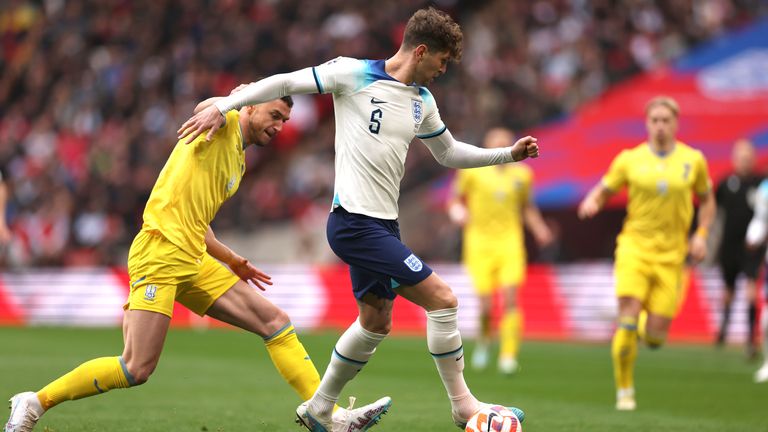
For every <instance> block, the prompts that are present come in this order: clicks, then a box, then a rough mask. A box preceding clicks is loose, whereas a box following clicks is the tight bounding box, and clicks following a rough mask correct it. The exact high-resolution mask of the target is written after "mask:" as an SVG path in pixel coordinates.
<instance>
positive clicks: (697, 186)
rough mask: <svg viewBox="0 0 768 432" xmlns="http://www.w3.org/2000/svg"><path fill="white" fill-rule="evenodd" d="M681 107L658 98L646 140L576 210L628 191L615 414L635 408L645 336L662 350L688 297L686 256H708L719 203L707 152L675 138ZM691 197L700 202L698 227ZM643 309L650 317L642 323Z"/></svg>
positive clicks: (625, 153)
mask: <svg viewBox="0 0 768 432" xmlns="http://www.w3.org/2000/svg"><path fill="white" fill-rule="evenodd" d="M679 113H680V109H679V107H678V104H677V102H675V101H674V100H673V99H671V98H667V97H663V96H660V97H656V98H654V99H652V100H651V101H649V102H648V104H647V105H646V109H645V114H646V119H645V125H646V129H647V131H648V140H647V142H644V143H642V144H640V145H638V146H636V147H634V148H631V149H627V150H622V151H621V153H619V155H618V156H617V157H616V158H615V159H614V160H613V162H612V163H611V166H610V168H609V169H608V173H607V174H606V175H605V176H604V177H603V179H602V181H601V182H600V183H599V184H598V185H597V186H595V187H594V188H593V189H592V190H591V191H590V192H589V194H588V195H587V196H586V198H584V200H583V201H582V202H581V204H580V205H579V208H578V215H579V217H580V218H582V219H586V218H592V217H594V216H595V215H596V214H597V213H598V212H599V211H600V210H601V209H602V208H603V207H604V206H605V203H606V201H607V200H608V198H610V197H611V196H612V195H613V194H615V193H616V192H619V191H620V190H621V189H622V188H623V187H624V186H626V187H627V189H628V202H627V216H626V218H625V219H624V226H623V228H622V231H621V233H620V234H619V236H618V237H617V239H616V258H615V259H616V261H615V264H614V266H615V267H614V269H615V283H616V296H617V297H618V307H619V310H618V326H617V328H616V333H615V334H614V336H613V344H612V347H611V357H612V359H613V370H614V378H615V381H616V390H617V391H616V409H618V410H634V409H635V407H636V402H635V389H634V376H633V375H634V367H635V360H636V358H637V339H638V335H640V336H641V337H642V338H643V339H644V340H645V342H646V343H647V344H648V346H649V347H651V348H658V347H660V346H661V345H662V344H663V343H664V340H665V338H666V335H667V332H668V330H669V326H670V324H671V322H672V319H673V318H674V317H675V315H677V312H678V309H679V305H680V303H681V300H682V298H683V296H684V293H685V291H684V290H685V286H684V284H685V280H686V278H685V277H684V272H685V259H686V255H687V254H688V252H689V251H690V255H691V258H692V259H693V261H694V262H699V261H701V260H702V259H704V257H705V256H706V254H707V237H708V233H709V231H708V230H709V227H710V225H711V224H712V221H713V219H714V217H715V211H716V204H715V197H714V193H713V192H712V184H711V180H710V178H709V173H708V168H707V161H706V160H705V159H704V155H703V154H702V153H701V152H700V151H698V150H694V149H693V148H691V147H689V146H687V145H686V144H684V143H682V142H680V141H677V140H676V139H675V134H676V132H677V127H678V115H679ZM693 194H695V195H696V196H697V197H698V199H699V203H700V205H699V216H698V228H697V230H696V232H695V233H694V234H693V236H691V237H690V239H689V238H688V233H689V230H690V226H691V221H692V219H693ZM641 311H646V312H647V320H644V321H645V322H641V323H638V319H639V317H640V314H641Z"/></svg>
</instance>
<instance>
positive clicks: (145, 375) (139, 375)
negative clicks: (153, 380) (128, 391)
mask: <svg viewBox="0 0 768 432" xmlns="http://www.w3.org/2000/svg"><path fill="white" fill-rule="evenodd" d="M126 366H127V369H128V372H129V373H130V374H131V377H132V378H133V382H132V385H133V386H138V385H142V384H144V383H145V382H147V381H149V377H150V375H152V373H153V372H154V371H155V367H156V366H157V364H144V365H130V364H128V365H126Z"/></svg>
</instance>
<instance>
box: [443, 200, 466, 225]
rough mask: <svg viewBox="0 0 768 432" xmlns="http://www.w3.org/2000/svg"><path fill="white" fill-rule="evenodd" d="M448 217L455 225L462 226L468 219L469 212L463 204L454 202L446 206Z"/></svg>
mask: <svg viewBox="0 0 768 432" xmlns="http://www.w3.org/2000/svg"><path fill="white" fill-rule="evenodd" d="M448 218H449V219H450V220H451V222H453V223H455V224H456V225H459V226H464V225H466V224H467V221H468V220H469V213H468V212H467V208H466V207H464V205H463V204H461V203H458V202H454V203H451V205H450V206H448Z"/></svg>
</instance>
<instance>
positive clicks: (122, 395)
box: [0, 328, 768, 432]
mask: <svg viewBox="0 0 768 432" xmlns="http://www.w3.org/2000/svg"><path fill="white" fill-rule="evenodd" d="M336 337H337V335H335V334H302V335H301V338H302V340H303V342H304V344H305V346H306V347H307V350H308V351H309V352H310V354H311V355H312V357H313V359H314V361H315V363H316V365H317V366H318V369H319V370H320V371H323V370H325V365H326V364H327V362H328V358H329V354H330V350H331V347H332V346H333V343H334V341H335V340H336ZM0 341H2V343H1V344H0V347H2V354H0V395H2V396H5V395H7V396H10V395H12V394H14V393H16V392H18V391H23V390H37V389H39V388H40V387H42V386H43V385H44V384H46V383H47V382H48V381H50V380H51V379H53V378H55V377H57V376H59V375H61V374H63V373H65V372H67V371H69V370H70V369H71V368H73V367H74V366H77V365H78V364H80V363H81V362H83V361H85V360H88V359H91V358H94V357H101V356H108V355H117V354H119V353H120V351H121V348H122V339H121V335H120V331H119V330H117V329H57V328H31V329H30V328H0ZM468 345H469V344H468ZM520 361H521V364H522V371H521V372H520V373H519V374H518V375H516V376H514V377H511V378H505V377H501V376H498V375H497V374H496V373H495V371H493V370H488V371H485V372H474V371H471V370H467V372H466V377H467V380H468V382H469V383H470V387H471V388H472V389H473V392H474V393H475V394H476V395H477V396H478V397H479V398H480V399H481V400H484V401H488V402H495V403H504V404H513V405H516V406H519V407H521V408H523V409H524V410H525V411H526V422H525V424H524V426H525V428H524V429H525V430H526V431H527V432H532V431H545V432H560V431H589V432H601V431H622V432H624V431H626V432H629V431H697V432H699V431H768V414H767V413H768V384H765V385H757V384H753V383H752V373H753V371H754V369H755V368H756V365H755V364H747V363H746V362H745V360H744V358H743V356H742V353H741V351H740V350H737V349H736V348H731V349H726V350H724V351H715V350H714V349H713V348H711V347H709V346H685V345H673V346H669V347H666V348H665V349H662V350H661V351H656V352H652V351H648V350H646V349H642V348H641V350H640V355H639V359H638V367H637V372H636V377H637V393H638V410H637V411H636V412H631V413H618V412H616V411H615V410H614V409H613V403H614V392H613V384H612V377H611V369H610V367H611V365H610V358H609V346H608V344H607V343H606V344H576V343H555V342H526V343H525V345H524V347H523V352H522V354H521V358H520ZM349 394H354V395H355V396H357V397H358V401H359V402H360V403H365V402H367V401H371V400H373V399H375V398H377V397H379V396H383V395H390V396H392V398H393V400H394V404H393V406H392V409H391V411H390V413H389V414H388V415H387V416H385V417H384V419H383V421H382V423H381V424H379V425H378V426H376V427H375V428H374V429H373V430H377V431H378V430H380V431H419V432H425V431H452V430H458V429H456V428H455V427H454V426H453V424H452V422H451V419H450V408H449V405H448V401H447V398H446V396H445V393H444V389H443V386H442V384H441V383H440V380H439V378H438V376H437V372H436V371H435V368H434V365H433V363H432V359H431V358H430V356H429V355H428V354H427V351H426V343H425V341H424V340H423V339H420V338H405V337H392V338H390V339H387V340H385V341H384V343H383V344H382V345H381V346H380V348H379V350H378V352H377V354H376V355H375V356H374V357H373V359H372V360H371V362H370V363H369V364H368V366H367V367H366V368H365V370H364V371H363V372H362V373H361V374H360V375H359V376H358V377H357V378H356V379H355V380H354V381H352V382H351V383H350V384H349V385H348V386H347V388H346V389H345V393H344V395H342V403H343V401H346V395H349ZM298 403H299V400H298V397H297V396H296V395H295V394H294V393H293V391H292V390H291V389H290V388H289V387H288V385H287V384H285V383H284V382H283V381H282V380H281V379H280V377H279V375H278V374H277V372H276V371H275V370H274V368H273V366H272V364H271V363H270V360H269V357H268V356H267V353H266V350H265V349H264V347H263V344H262V342H261V341H260V339H259V338H257V337H254V336H252V335H249V334H246V333H243V332H238V331H230V330H221V329H215V330H205V331H200V330H172V331H171V333H170V334H169V336H168V340H167V343H166V347H165V351H164V353H163V357H162V359H161V361H160V365H159V367H158V369H157V371H156V372H155V374H154V375H153V377H152V378H151V379H150V381H149V383H148V384H146V385H144V386H142V387H139V388H135V389H130V390H116V391H112V392H110V393H108V394H106V395H101V396H98V397H92V398H88V399H85V400H81V401H77V402H67V403H65V404H63V405H61V406H59V407H57V408H55V409H54V410H52V411H51V412H49V413H47V414H46V415H45V416H44V417H43V418H42V420H41V421H40V424H39V426H38V428H37V429H36V430H40V431H45V430H48V431H49V432H65V431H78V432H82V431H190V432H205V431H210V432H215V431H295V432H299V431H300V430H301V429H299V428H298V426H296V425H295V424H294V422H293V418H294V414H293V410H294V409H295V408H296V405H297V404H298ZM6 415H7V411H5V412H4V413H3V416H4V417H3V419H5V416H6ZM2 421H3V422H4V421H5V420H2Z"/></svg>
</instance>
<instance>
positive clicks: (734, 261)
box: [719, 250, 742, 292]
mask: <svg viewBox="0 0 768 432" xmlns="http://www.w3.org/2000/svg"><path fill="white" fill-rule="evenodd" d="M739 255H740V254H739ZM741 261H742V257H741V256H736V255H734V254H733V253H732V252H726V251H725V250H722V251H721V256H720V262H719V264H720V275H721V277H722V278H723V283H724V284H725V289H727V290H729V291H731V292H733V290H734V289H735V288H736V278H737V277H738V275H739V272H740V271H741V267H742V263H741Z"/></svg>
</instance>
